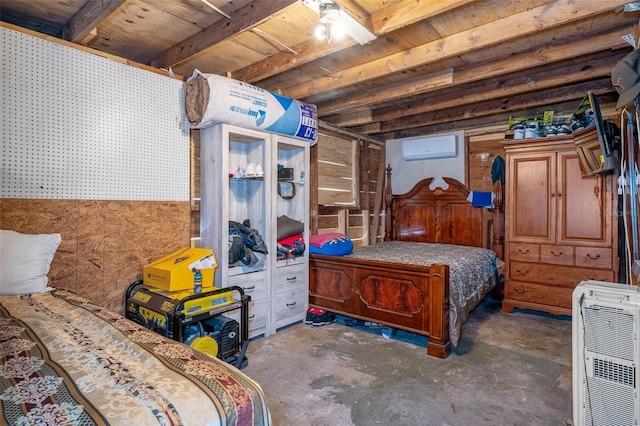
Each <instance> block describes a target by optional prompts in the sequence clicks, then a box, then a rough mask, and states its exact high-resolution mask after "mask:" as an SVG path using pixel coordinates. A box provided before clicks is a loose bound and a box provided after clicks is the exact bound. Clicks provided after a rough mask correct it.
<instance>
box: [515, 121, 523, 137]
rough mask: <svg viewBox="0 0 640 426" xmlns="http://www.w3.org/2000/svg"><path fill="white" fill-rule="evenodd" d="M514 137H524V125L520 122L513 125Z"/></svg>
mask: <svg viewBox="0 0 640 426" xmlns="http://www.w3.org/2000/svg"><path fill="white" fill-rule="evenodd" d="M513 138H514V139H524V125H523V124H518V125H516V126H514V127H513Z"/></svg>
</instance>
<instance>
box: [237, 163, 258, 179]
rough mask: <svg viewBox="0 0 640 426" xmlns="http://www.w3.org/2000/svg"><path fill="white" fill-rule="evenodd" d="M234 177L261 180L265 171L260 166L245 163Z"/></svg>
mask: <svg viewBox="0 0 640 426" xmlns="http://www.w3.org/2000/svg"><path fill="white" fill-rule="evenodd" d="M233 177H234V178H236V179H261V178H263V177H264V170H262V166H261V165H260V164H255V163H249V164H247V163H243V164H240V166H239V167H238V170H236V171H235V173H234V174H233Z"/></svg>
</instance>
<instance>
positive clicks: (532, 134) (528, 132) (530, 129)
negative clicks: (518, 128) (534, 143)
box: [524, 121, 540, 139]
mask: <svg viewBox="0 0 640 426" xmlns="http://www.w3.org/2000/svg"><path fill="white" fill-rule="evenodd" d="M539 128H540V127H539V125H538V122H537V121H532V122H531V123H529V125H528V126H527V128H526V129H524V137H525V139H532V138H537V137H538V130H539Z"/></svg>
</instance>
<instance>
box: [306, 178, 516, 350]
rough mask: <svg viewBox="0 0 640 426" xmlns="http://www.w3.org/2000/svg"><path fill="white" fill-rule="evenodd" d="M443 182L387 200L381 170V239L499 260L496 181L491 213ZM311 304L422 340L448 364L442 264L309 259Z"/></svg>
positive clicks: (499, 217) (445, 274)
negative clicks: (482, 251) (484, 252)
mask: <svg viewBox="0 0 640 426" xmlns="http://www.w3.org/2000/svg"><path fill="white" fill-rule="evenodd" d="M443 179H444V181H445V182H446V183H447V184H448V188H447V189H442V188H436V189H435V190H431V189H430V188H429V186H430V184H431V182H432V181H433V178H427V179H423V180H421V181H420V182H418V183H417V184H416V185H415V186H414V187H413V188H412V189H411V190H410V191H409V192H407V193H405V194H401V195H393V196H392V195H391V168H390V167H387V181H386V186H385V205H386V206H385V208H386V224H385V225H386V233H385V240H397V241H414V242H429V243H445V244H458V245H465V246H474V247H484V248H491V249H492V250H493V251H495V252H496V254H497V255H498V257H499V258H500V259H503V250H504V214H503V209H502V206H503V192H502V184H501V182H500V181H497V182H496V184H495V185H494V194H496V197H495V200H494V204H495V206H496V207H495V208H494V209H491V210H489V209H486V208H476V207H473V206H472V204H471V203H470V202H469V201H467V197H468V195H469V190H468V189H467V188H466V187H465V186H464V185H463V184H462V183H460V182H459V181H457V180H455V179H452V178H443ZM381 296H382V297H381ZM309 304H310V305H313V306H316V307H320V308H324V309H326V310H328V311H331V312H335V313H337V314H341V315H345V316H349V317H353V318H358V319H362V320H365V321H372V322H376V323H381V324H384V325H387V326H390V327H394V328H398V329H403V330H407V331H410V332H413V333H417V334H421V335H425V336H428V337H429V342H428V344H427V353H428V354H429V355H432V356H436V357H438V358H446V357H447V356H448V355H449V353H450V352H451V342H450V340H449V267H448V265H444V264H433V265H431V266H429V267H418V266H413V265H412V266H407V265H399V264H396V263H389V262H381V261H370V260H363V259H355V258H344V257H339V256H326V255H318V254H312V255H311V256H310V259H309Z"/></svg>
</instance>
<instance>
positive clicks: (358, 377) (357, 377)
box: [243, 298, 573, 426]
mask: <svg viewBox="0 0 640 426" xmlns="http://www.w3.org/2000/svg"><path fill="white" fill-rule="evenodd" d="M405 335H408V334H407V333H399V336H398V338H391V339H386V338H384V337H383V336H381V335H380V334H379V330H368V331H367V330H363V329H362V327H349V326H346V325H342V324H339V323H336V324H331V325H328V326H324V327H312V326H310V325H305V324H297V325H294V326H292V327H290V328H287V329H285V330H282V331H280V332H278V333H277V334H275V335H273V336H269V337H267V338H260V339H256V340H253V341H251V343H250V344H249V349H248V357H249V365H248V366H247V367H246V368H245V369H244V370H243V371H244V372H245V373H246V374H247V375H249V376H250V377H252V378H254V379H255V380H256V381H257V382H258V383H260V384H261V385H262V387H263V389H264V392H265V394H266V396H267V403H268V405H269V409H270V410H271V415H272V420H273V424H274V425H276V426H280V425H307V426H324V425H327V426H329V425H331V426H342V425H345V426H346V425H357V426H360V425H394V426H400V425H527V426H529V425H572V424H573V422H572V405H571V404H572V397H571V321H569V320H567V319H566V318H565V319H556V318H550V317H547V316H542V315H538V314H534V313H528V312H516V313H513V314H505V313H502V312H501V311H500V303H499V302H496V301H494V300H492V299H490V298H487V299H486V300H485V301H484V302H483V303H482V304H481V305H480V306H479V307H478V308H477V309H476V310H475V311H474V312H473V313H472V315H471V318H470V320H469V322H467V324H465V325H464V326H463V330H462V336H463V337H462V340H461V343H460V346H459V347H458V348H457V349H456V350H454V352H453V353H452V354H451V355H450V356H449V357H448V358H447V359H445V360H441V359H436V358H432V357H429V356H427V354H426V350H425V348H424V346H422V344H423V343H424V340H423V339H424V338H423V337H421V336H414V335H408V336H409V337H415V339H412V340H413V341H418V342H419V343H420V344H421V346H417V345H416V344H414V343H408V342H407V341H402V340H399V338H404V337H405ZM421 339H422V341H421ZM410 340H411V339H410Z"/></svg>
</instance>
